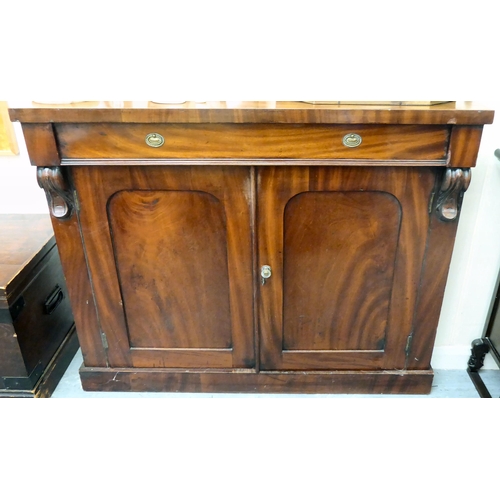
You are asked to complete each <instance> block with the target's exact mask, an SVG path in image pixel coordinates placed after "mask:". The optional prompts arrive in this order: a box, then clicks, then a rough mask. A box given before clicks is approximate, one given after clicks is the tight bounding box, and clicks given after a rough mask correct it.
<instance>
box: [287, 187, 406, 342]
mask: <svg viewBox="0 0 500 500" xmlns="http://www.w3.org/2000/svg"><path fill="white" fill-rule="evenodd" d="M284 219H285V221H284V283H283V287H284V289H285V291H286V294H285V297H284V305H283V315H284V319H283V329H284V330H283V331H284V335H283V347H284V349H285V350H321V349H327V350H383V349H384V345H385V335H386V329H387V319H388V318H387V316H388V312H389V305H390V298H391V289H392V280H393V275H394V265H395V257H396V249H397V243H398V238H399V230H400V225H401V207H400V205H399V202H398V201H397V200H396V198H394V197H393V196H391V195H389V194H387V193H381V192H329V193H325V192H314V193H312V192H308V193H301V194H298V195H297V196H295V197H294V198H292V199H291V200H290V201H289V202H288V203H287V205H286V207H285V216H284ZM311 298H312V299H313V300H311Z"/></svg>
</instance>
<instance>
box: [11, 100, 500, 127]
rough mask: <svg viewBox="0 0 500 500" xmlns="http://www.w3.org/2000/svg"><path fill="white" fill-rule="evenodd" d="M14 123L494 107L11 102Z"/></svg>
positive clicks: (422, 120) (373, 114)
mask: <svg viewBox="0 0 500 500" xmlns="http://www.w3.org/2000/svg"><path fill="white" fill-rule="evenodd" d="M9 108H10V111H9V113H10V117H11V119H12V120H13V121H20V122H25V123H26V122H27V123H44V122H56V123H57V122H73V123H78V122H114V123H120V122H123V123H134V122H135V123H160V122H163V123H339V124H342V123H346V124H347V123H380V124H414V125H415V124H435V125H439V124H441V125H443V124H446V125H460V124H462V125H478V124H487V123H492V122H493V115H494V112H493V111H492V109H491V106H483V105H481V104H478V103H475V102H448V103H445V104H437V105H432V106H390V105H366V104H363V105H361V104H359V105H356V104H349V105H347V104H344V105H338V104H309V103H306V102H299V101H207V102H194V101H187V102H185V103H182V104H157V103H154V102H151V101H82V102H74V103H71V104H38V103H35V102H29V101H28V102H13V101H12V102H9Z"/></svg>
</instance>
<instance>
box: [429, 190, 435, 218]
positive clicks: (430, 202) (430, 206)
mask: <svg viewBox="0 0 500 500" xmlns="http://www.w3.org/2000/svg"><path fill="white" fill-rule="evenodd" d="M435 196H436V191H432V193H431V198H430V200H429V214H431V213H432V210H433V209H434V198H435Z"/></svg>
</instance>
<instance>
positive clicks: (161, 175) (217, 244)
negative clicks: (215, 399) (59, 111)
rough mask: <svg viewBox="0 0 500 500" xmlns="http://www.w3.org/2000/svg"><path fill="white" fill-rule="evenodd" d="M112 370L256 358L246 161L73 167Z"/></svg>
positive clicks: (236, 363)
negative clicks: (242, 163) (225, 165)
mask: <svg viewBox="0 0 500 500" xmlns="http://www.w3.org/2000/svg"><path fill="white" fill-rule="evenodd" d="M72 178H73V183H74V186H75V189H76V192H77V194H78V202H79V220H80V227H81V233H82V241H83V245H84V248H85V251H86V255H87V259H88V265H89V269H90V273H91V280H92V284H93V288H94V295H95V301H96V306H97V311H98V316H99V320H100V324H101V330H102V336H103V341H104V342H105V343H106V344H107V346H108V358H109V363H110V365H111V366H113V367H143V368H147V367H152V368H153V367H165V368H205V367H206V368H234V367H253V366H254V365H255V354H254V340H253V307H252V300H253V290H252V286H253V273H252V240H251V216H250V214H251V204H252V201H251V200H252V197H251V194H252V188H251V182H250V169H248V168H243V167H242V168H234V167H233V168H230V169H229V168H223V167H220V168H213V167H212V168H210V169H209V168H206V167H202V166H197V167H165V166H162V167H155V166H150V167H147V166H141V167H115V166H111V167H104V168H103V167H84V166H82V167H76V168H74V169H73V171H72Z"/></svg>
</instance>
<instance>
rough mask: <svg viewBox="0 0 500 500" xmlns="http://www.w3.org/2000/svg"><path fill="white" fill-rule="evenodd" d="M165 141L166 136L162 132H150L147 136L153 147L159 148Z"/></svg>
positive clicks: (149, 144)
mask: <svg viewBox="0 0 500 500" xmlns="http://www.w3.org/2000/svg"><path fill="white" fill-rule="evenodd" d="M164 143H165V138H164V137H163V136H162V135H161V134H156V133H153V134H148V135H147V136H146V144H147V145H148V146H151V147H152V148H159V147H160V146H163V144H164Z"/></svg>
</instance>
